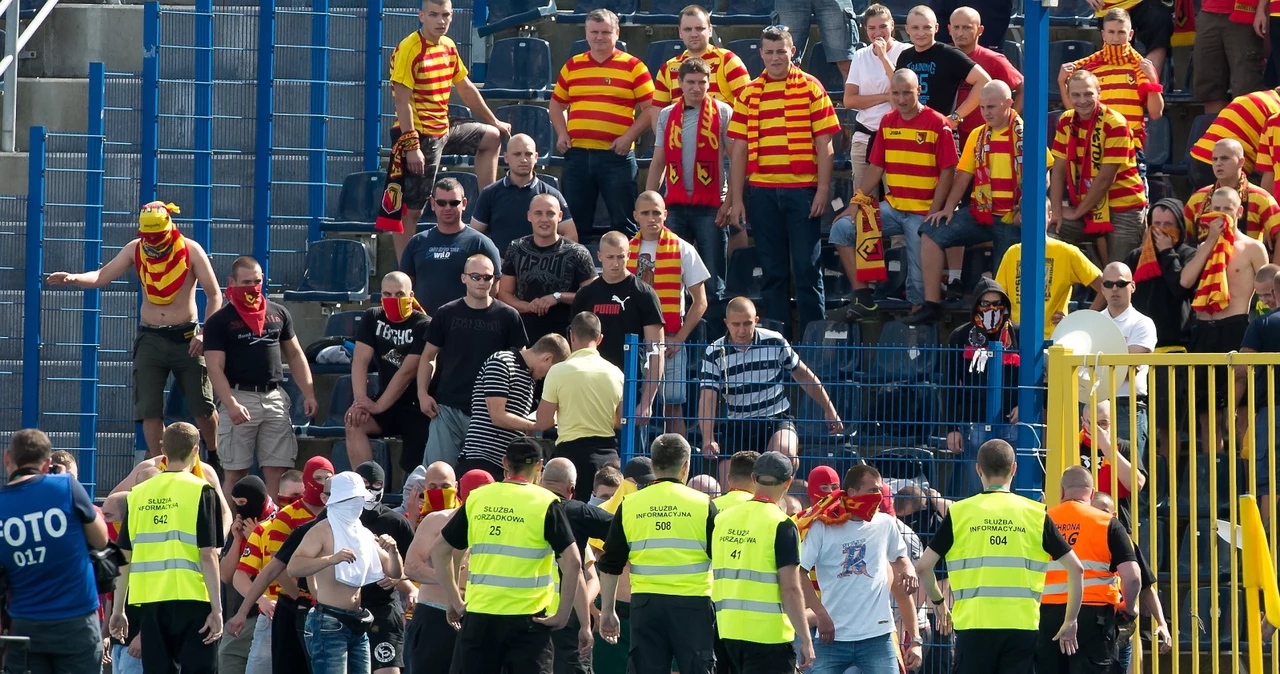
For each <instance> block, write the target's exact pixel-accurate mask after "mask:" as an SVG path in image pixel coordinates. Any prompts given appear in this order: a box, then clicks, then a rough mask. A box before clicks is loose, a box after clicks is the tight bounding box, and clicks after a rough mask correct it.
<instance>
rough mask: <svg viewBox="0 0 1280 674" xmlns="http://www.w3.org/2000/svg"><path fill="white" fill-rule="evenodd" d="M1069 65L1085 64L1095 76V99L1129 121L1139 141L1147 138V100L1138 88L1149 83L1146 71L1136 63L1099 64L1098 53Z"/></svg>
mask: <svg viewBox="0 0 1280 674" xmlns="http://www.w3.org/2000/svg"><path fill="white" fill-rule="evenodd" d="M1104 48H1105V47H1104ZM1072 65H1074V66H1075V67H1077V68H1084V67H1085V66H1086V65H1087V66H1088V68H1086V69H1087V70H1088V71H1089V72H1091V73H1093V76H1094V77H1096V78H1098V88H1099V95H1098V100H1100V101H1102V104H1103V105H1105V106H1107V107H1108V108H1111V109H1112V110H1115V111H1116V112H1118V113H1120V114H1121V115H1123V116H1124V118H1125V119H1126V120H1128V121H1129V131H1130V132H1132V133H1133V137H1134V138H1135V139H1137V141H1138V143H1139V144H1141V143H1142V142H1143V140H1145V139H1146V137H1147V128H1146V123H1145V117H1146V103H1147V101H1146V98H1145V97H1143V96H1142V95H1141V93H1140V92H1139V88H1140V87H1141V86H1142V85H1144V84H1151V80H1150V79H1149V78H1148V77H1147V74H1146V73H1144V72H1142V69H1141V68H1139V67H1138V66H1135V65H1129V64H1123V65H1120V64H1112V63H1101V62H1099V61H1098V55H1097V54H1095V55H1092V56H1086V57H1084V58H1082V59H1080V60H1078V61H1076V62H1075V63H1073V64H1072Z"/></svg>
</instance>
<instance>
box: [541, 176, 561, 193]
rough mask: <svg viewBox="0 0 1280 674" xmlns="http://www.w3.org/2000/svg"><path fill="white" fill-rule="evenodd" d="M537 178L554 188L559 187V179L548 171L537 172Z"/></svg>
mask: <svg viewBox="0 0 1280 674" xmlns="http://www.w3.org/2000/svg"><path fill="white" fill-rule="evenodd" d="M538 180H541V181H542V182H544V183H546V184H548V185H550V186H552V187H554V188H556V189H560V179H559V178H557V177H555V176H553V175H551V174H550V173H539V174H538Z"/></svg>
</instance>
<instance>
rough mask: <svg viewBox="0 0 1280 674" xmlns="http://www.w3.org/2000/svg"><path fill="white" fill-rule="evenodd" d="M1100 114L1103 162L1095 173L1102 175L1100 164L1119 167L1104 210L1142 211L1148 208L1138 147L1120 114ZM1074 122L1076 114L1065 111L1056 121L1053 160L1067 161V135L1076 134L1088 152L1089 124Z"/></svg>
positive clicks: (1077, 139)
mask: <svg viewBox="0 0 1280 674" xmlns="http://www.w3.org/2000/svg"><path fill="white" fill-rule="evenodd" d="M1100 110H1101V109H1100ZM1094 114H1098V113H1097V112H1095V113H1094ZM1102 114H1103V118H1102V119H1099V120H1098V123H1099V124H1102V125H1103V127H1102V133H1103V141H1102V162H1101V163H1100V164H1099V165H1098V167H1097V170H1099V171H1101V170H1102V165H1103V164H1118V165H1119V166H1120V169H1119V170H1118V172H1117V173H1116V179H1115V182H1113V183H1111V190H1110V191H1108V192H1107V206H1108V207H1109V208H1110V209H1111V210H1112V211H1132V210H1135V209H1139V208H1143V207H1144V206H1146V205H1147V196H1146V190H1145V189H1143V186H1142V177H1141V176H1140V175H1138V155H1137V145H1136V143H1135V141H1134V140H1133V134H1132V133H1130V132H1129V125H1128V122H1127V121H1125V118H1124V117H1121V116H1120V113H1118V112H1116V111H1115V110H1112V109H1110V108H1107V109H1105V111H1104V112H1102ZM1074 119H1075V112H1074V111H1072V110H1068V111H1067V112H1065V113H1063V114H1062V117H1061V118H1060V119H1059V120H1058V131H1057V133H1056V134H1055V135H1054V138H1053V148H1052V152H1053V157H1054V159H1058V160H1061V161H1068V157H1067V139H1068V133H1075V134H1076V142H1077V143H1079V144H1080V147H1082V148H1084V151H1085V152H1088V151H1089V150H1088V148H1089V137H1088V134H1089V123H1088V122H1080V123H1079V124H1076V123H1074ZM1067 170H1068V171H1070V170H1073V167H1071V166H1070V165H1068V167H1067Z"/></svg>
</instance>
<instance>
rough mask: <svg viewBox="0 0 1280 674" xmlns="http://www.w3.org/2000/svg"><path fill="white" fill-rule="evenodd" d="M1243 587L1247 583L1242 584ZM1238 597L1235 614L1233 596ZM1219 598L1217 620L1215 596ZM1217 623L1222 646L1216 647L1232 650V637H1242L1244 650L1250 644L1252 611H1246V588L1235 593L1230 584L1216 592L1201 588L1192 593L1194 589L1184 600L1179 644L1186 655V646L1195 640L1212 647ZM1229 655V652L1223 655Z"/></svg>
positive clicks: (1180, 617)
mask: <svg viewBox="0 0 1280 674" xmlns="http://www.w3.org/2000/svg"><path fill="white" fill-rule="evenodd" d="M1242 585H1243V584H1242ZM1233 593H1234V594H1235V595H1236V598H1235V601H1236V611H1237V613H1236V614H1235V615H1233V614H1232V611H1231V601H1232V599H1231V595H1232V594H1233ZM1215 594H1217V597H1218V614H1217V616H1216V617H1215V616H1214V613H1213V597H1214V595H1215ZM1214 623H1217V627H1218V630H1217V631H1218V643H1217V644H1216V646H1217V647H1218V648H1219V649H1221V648H1222V647H1227V648H1230V647H1231V635H1232V634H1238V635H1239V642H1240V648H1241V650H1244V647H1245V646H1246V644H1247V642H1248V639H1249V637H1248V635H1249V618H1248V611H1246V610H1245V599H1244V589H1243V587H1241V588H1239V589H1235V590H1232V588H1231V587H1230V585H1229V584H1228V583H1225V582H1224V583H1222V584H1221V585H1220V586H1219V587H1218V589H1217V590H1216V591H1215V590H1214V589H1213V588H1212V587H1198V588H1196V593H1195V594H1192V592H1191V590H1187V593H1186V594H1185V595H1184V596H1183V597H1182V603H1181V604H1179V605H1178V641H1180V642H1181V643H1182V644H1183V646H1182V650H1183V652H1184V653H1185V652H1186V649H1187V646H1186V644H1189V643H1191V642H1192V641H1199V642H1200V647H1201V648H1202V649H1207V648H1212V647H1213V646H1214V645H1215V644H1214V643H1213V633H1214V629H1213V628H1214ZM1223 654H1224V655H1225V654H1226V653H1225V651H1224V652H1223Z"/></svg>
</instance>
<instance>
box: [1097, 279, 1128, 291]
mask: <svg viewBox="0 0 1280 674" xmlns="http://www.w3.org/2000/svg"><path fill="white" fill-rule="evenodd" d="M1130 283H1133V281H1125V280H1120V281H1103V282H1102V287H1103V288H1106V289H1107V290H1111V289H1112V288H1128V287H1129V284H1130Z"/></svg>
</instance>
